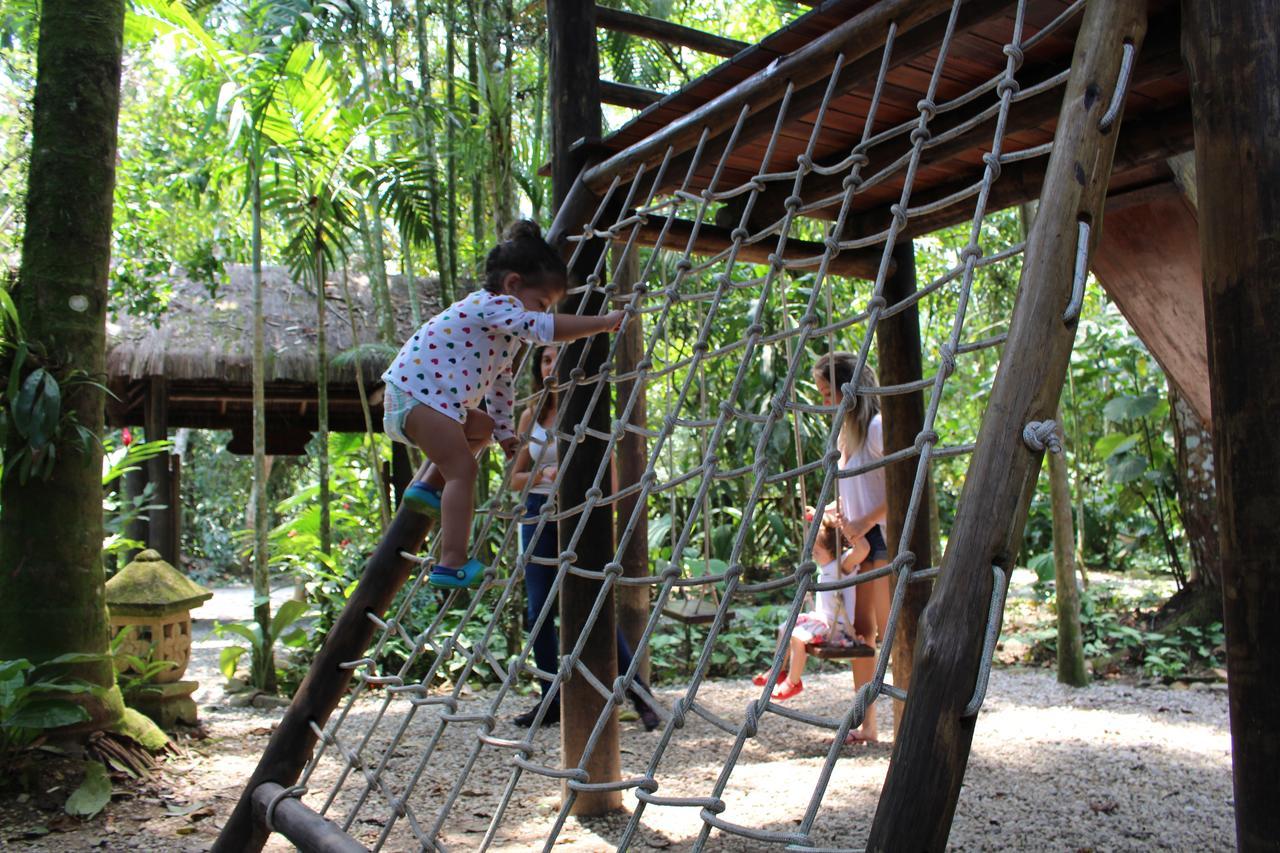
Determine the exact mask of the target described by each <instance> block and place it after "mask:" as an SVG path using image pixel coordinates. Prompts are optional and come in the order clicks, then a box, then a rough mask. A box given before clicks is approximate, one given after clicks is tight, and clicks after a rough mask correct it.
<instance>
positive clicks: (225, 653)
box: [213, 601, 310, 689]
mask: <svg viewBox="0 0 1280 853" xmlns="http://www.w3.org/2000/svg"><path fill="white" fill-rule="evenodd" d="M255 604H256V602H255ZM309 609H310V607H309V605H308V604H307V603H306V602H305V601H286V602H285V603H284V604H282V605H280V607H279V609H277V610H276V612H275V615H274V616H272V617H271V627H270V630H269V631H268V633H267V635H266V636H265V637H264V636H263V633H262V626H260V625H259V624H258V623H257V622H227V623H223V622H214V623H213V632H214V633H215V634H216V635H218V636H219V637H226V636H228V635H233V636H236V637H239V638H240V639H242V640H244V641H245V645H231V646H226V647H224V648H223V649H222V651H221V653H219V655H218V669H220V670H221V671H222V675H223V677H225V678H226V679H227V680H228V681H230V680H231V679H232V678H234V677H235V674H236V668H237V666H238V665H239V662H240V658H242V657H243V656H244V655H245V654H248V655H249V657H250V660H253V659H257V660H258V661H264V660H266V659H267V651H268V650H269V649H273V648H274V647H275V644H276V643H282V644H283V645H284V646H286V647H288V648H294V649H296V648H300V647H302V646H304V645H306V643H307V631H306V629H305V628H304V627H302V626H300V625H297V624H295V623H297V622H298V620H300V619H302V618H303V617H305V616H306V615H307V612H308V610H309ZM250 672H251V673H258V672H261V666H254V667H251V668H250ZM282 674H283V673H282V671H277V675H282ZM253 686H254V687H256V688H259V689H261V688H262V687H263V684H262V682H255V683H254V684H253Z"/></svg>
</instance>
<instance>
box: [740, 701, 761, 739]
mask: <svg viewBox="0 0 1280 853" xmlns="http://www.w3.org/2000/svg"><path fill="white" fill-rule="evenodd" d="M759 729H760V709H759V708H758V707H757V706H756V700H754V699H753V700H751V701H750V702H748V703H747V713H746V716H745V717H744V718H743V720H742V734H743V736H744V737H755V736H756V732H757V731H759Z"/></svg>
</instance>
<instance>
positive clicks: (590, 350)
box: [547, 0, 622, 815]
mask: <svg viewBox="0 0 1280 853" xmlns="http://www.w3.org/2000/svg"><path fill="white" fill-rule="evenodd" d="M547 35H548V42H549V50H548V53H549V57H550V90H551V158H552V159H551V174H552V189H553V192H554V196H555V204H556V207H560V206H561V205H562V204H564V202H565V200H566V199H567V198H568V197H569V191H570V189H571V188H572V187H573V184H574V181H575V180H576V179H577V177H578V172H579V171H580V170H581V166H582V165H583V162H582V155H583V154H584V153H585V150H584V149H583V148H582V147H581V146H579V147H578V148H577V149H576V150H575V145H576V144H577V143H578V142H579V141H580V140H591V139H595V138H596V137H598V136H599V134H600V122H601V117H600V61H599V55H598V53H597V50H596V14H595V3H594V2H593V0H549V2H548V3H547ZM582 224H583V223H581V222H578V223H568V225H567V227H569V228H572V229H574V230H576V229H579V228H581V226H582ZM605 248H606V245H605V241H603V240H593V241H591V243H590V244H588V245H587V246H585V247H584V250H583V251H582V253H581V254H580V255H579V257H578V262H577V263H576V264H575V266H574V268H573V269H572V270H570V277H571V279H572V282H571V284H573V285H578V284H582V283H583V282H584V281H585V280H586V278H587V276H588V275H590V274H591V273H592V272H594V270H595V266H596V262H597V261H598V260H599V259H600V256H601V253H603V252H604V250H605ZM601 298H602V297H601V295H600V294H599V293H595V292H585V293H583V294H581V295H580V296H578V297H576V298H575V300H571V301H570V302H569V303H568V304H566V305H564V306H563V308H562V309H561V310H563V311H566V312H570V313H572V312H575V311H576V310H577V308H578V304H577V302H576V299H586V300H589V304H588V305H586V306H584V309H583V310H584V311H585V312H586V313H596V311H597V310H598V308H599V300H600V299H601ZM584 347H585V348H586V350H587V353H586V359H585V361H584V363H583V365H582V366H583V369H584V370H585V371H586V374H587V375H588V376H590V375H592V374H594V373H596V372H597V371H598V370H599V369H600V365H602V364H603V363H604V361H605V359H606V358H607V357H608V353H609V341H608V337H607V336H605V335H597V336H595V337H593V338H587V339H585V340H582V341H577V342H575V343H573V344H570V345H568V346H567V347H566V350H567V351H566V352H565V353H564V354H563V355H562V356H561V359H560V365H561V367H560V380H561V381H562V382H565V381H568V380H569V379H570V371H571V370H573V369H574V368H576V367H577V366H578V361H579V358H580V356H581V355H582V351H583V348H584ZM592 392H593V387H592V386H590V385H585V386H580V387H577V388H575V389H574V390H572V391H571V392H569V394H568V395H567V396H566V399H565V400H564V402H563V403H562V405H563V407H564V409H563V412H564V414H563V421H562V422H563V424H564V426H565V428H566V429H569V430H572V429H574V428H575V427H577V426H578V425H579V424H581V425H583V426H586V427H589V428H591V429H595V430H599V431H601V432H608V431H609V428H610V426H609V420H610V412H611V404H610V401H609V398H608V397H607V396H605V397H604V398H602V399H601V400H600V401H599V403H598V404H597V405H595V406H594V407H593V408H591V410H590V411H588V407H589V404H590V400H591V397H592ZM569 447H570V445H569V443H568V442H564V441H562V442H560V458H561V459H564V458H566V456H567V455H568V451H569ZM606 448H607V444H606V443H605V442H603V441H601V440H599V439H596V438H591V437H587V438H586V439H585V440H584V441H583V442H582V443H580V444H578V445H577V446H576V447H575V448H574V451H573V457H572V459H570V460H569V462H568V464H567V465H566V468H565V471H564V472H563V474H562V479H561V485H560V493H559V495H558V496H557V501H558V504H559V506H560V507H562V508H566V507H572V506H576V505H578V504H580V503H582V502H583V501H584V500H586V499H587V495H588V493H589V492H590V491H591V490H592V488H593V486H594V483H595V475H596V472H597V471H598V470H599V468H600V464H601V462H602V461H603V459H604V457H605V451H606ZM605 483H606V484H607V483H608V479H607V478H606V479H605ZM591 515H592V518H591V522H590V523H589V524H587V525H586V527H585V529H584V531H583V533H582V535H581V536H580V537H579V538H578V541H577V543H576V545H575V547H574V552H575V553H576V555H577V557H576V560H575V563H576V564H577V565H579V566H582V567H585V568H590V569H595V570H600V569H603V568H604V567H605V565H606V564H608V563H609V562H610V561H611V560H612V559H613V550H614V542H613V509H612V505H608V506H602V507H597V508H595V509H594V510H592V511H591ZM580 520H581V519H580V517H578V516H571V517H568V518H565V519H563V520H561V522H560V541H561V543H562V544H563V543H566V542H568V541H569V537H570V536H572V535H573V532H574V530H575V529H576V528H577V527H578V523H579V521H580ZM599 592H600V582H598V581H594V580H589V579H587V578H580V577H576V576H573V575H569V576H567V577H565V579H564V583H563V585H562V586H561V589H560V649H561V652H562V653H564V652H568V651H569V650H570V649H572V648H573V647H574V646H575V645H576V644H577V642H578V639H579V637H580V635H581V634H582V631H583V629H584V628H585V627H586V621H587V617H588V615H589V614H590V612H591V609H592V606H593V605H594V603H595V600H596V598H597V596H598V594H599ZM612 599H613V596H612V595H610V596H609V600H608V601H607V602H606V603H605V607H604V608H603V610H602V611H601V612H600V615H599V617H598V618H597V619H596V622H595V625H594V626H592V629H591V634H590V639H589V641H588V642H587V644H586V646H585V648H584V649H583V651H582V655H581V658H580V660H581V662H582V664H583V665H584V666H586V667H587V668H588V669H590V670H591V672H592V674H594V676H595V677H596V678H597V679H599V680H600V681H601V682H602V683H603V684H606V685H612V684H613V681H614V679H616V678H617V675H618V657H617V646H616V643H615V637H616V631H617V628H616V624H617V623H616V622H615V619H614V612H613V600H612ZM565 676H566V680H565V682H564V683H563V686H562V687H561V688H560V690H561V697H560V700H561V701H560V721H561V725H560V732H561V745H562V751H561V754H562V756H563V758H562V760H563V763H564V766H565V767H576V766H578V764H579V763H580V762H581V760H582V755H583V752H584V751H585V748H586V743H587V739H588V737H589V736H590V734H591V732H592V729H593V728H594V727H595V724H596V720H597V719H599V716H600V714H601V713H602V712H603V711H604V709H605V699H604V697H602V696H601V695H600V694H599V693H598V692H596V690H595V689H594V688H593V687H592V686H591V684H590V683H589V682H588V681H587V679H585V678H582V677H581V676H578V675H575V674H573V673H570V672H566V673H565ZM585 770H586V771H587V774H588V776H589V777H590V778H589V781H590V782H592V783H599V782H608V781H614V780H617V779H618V778H620V776H621V755H620V753H619V744H618V717H617V714H616V713H613V714H611V718H610V720H609V722H608V724H607V725H606V727H605V729H604V731H603V732H602V733H601V736H600V738H599V740H598V741H597V742H596V746H595V749H594V750H593V752H592V753H591V755H590V757H589V759H588V761H587V763H586V766H585ZM566 793H567V792H566ZM621 807H622V794H621V792H619V791H582V792H579V793H578V794H577V796H576V798H575V800H574V804H573V814H576V815H598V814H603V813H605V812H609V811H615V810H617V809H620V808H621Z"/></svg>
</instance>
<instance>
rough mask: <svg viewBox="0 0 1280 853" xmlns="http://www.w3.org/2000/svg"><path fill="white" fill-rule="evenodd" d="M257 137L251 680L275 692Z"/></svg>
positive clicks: (252, 162) (256, 142)
mask: <svg viewBox="0 0 1280 853" xmlns="http://www.w3.org/2000/svg"><path fill="white" fill-rule="evenodd" d="M260 144H261V139H260V138H258V137H257V136H256V131H255V137H254V139H253V142H252V146H253V148H252V151H251V152H250V154H249V169H250V176H249V181H250V186H249V192H250V193H251V195H252V206H253V233H252V238H251V239H252V243H253V599H254V604H253V618H254V621H256V622H257V623H258V628H259V630H260V631H261V632H262V638H263V641H262V647H261V648H260V649H258V650H257V652H256V653H255V654H254V655H253V657H252V660H251V665H250V670H249V672H250V680H251V681H252V682H253V685H254V686H255V687H258V688H260V689H262V690H266V691H268V692H271V693H274V692H275V690H276V662H275V654H274V651H273V649H272V637H271V577H270V569H269V567H270V557H269V556H268V554H267V532H268V530H269V524H268V520H267V519H268V514H267V477H268V476H269V473H268V470H267V399H266V357H267V356H266V341H265V332H266V330H265V328H264V326H263V321H264V318H263V316H262V181H261V175H260V170H261V169H262V153H261V149H260V147H259V146H260Z"/></svg>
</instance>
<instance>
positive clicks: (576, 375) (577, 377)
mask: <svg viewBox="0 0 1280 853" xmlns="http://www.w3.org/2000/svg"><path fill="white" fill-rule="evenodd" d="M586 378H587V371H585V370H583V369H582V368H581V367H575V368H573V369H572V370H570V371H569V381H571V382H581V381H582V380H583V379H586Z"/></svg>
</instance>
